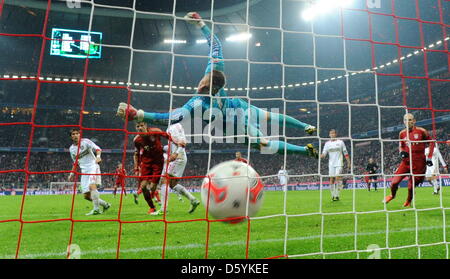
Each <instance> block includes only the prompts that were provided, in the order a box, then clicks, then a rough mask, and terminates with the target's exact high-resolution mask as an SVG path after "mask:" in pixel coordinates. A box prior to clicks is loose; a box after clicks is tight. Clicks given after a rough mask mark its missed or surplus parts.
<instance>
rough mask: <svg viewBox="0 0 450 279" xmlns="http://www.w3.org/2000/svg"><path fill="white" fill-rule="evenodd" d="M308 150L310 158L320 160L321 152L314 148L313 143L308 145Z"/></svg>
mask: <svg viewBox="0 0 450 279" xmlns="http://www.w3.org/2000/svg"><path fill="white" fill-rule="evenodd" d="M306 149H307V151H308V156H310V157H314V158H316V159H319V152H318V151H317V149H315V148H314V146H313V145H312V144H311V143H308V144H307V145H306Z"/></svg>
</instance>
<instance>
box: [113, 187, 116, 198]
mask: <svg viewBox="0 0 450 279" xmlns="http://www.w3.org/2000/svg"><path fill="white" fill-rule="evenodd" d="M116 193H117V183H114V188H113V197H114V198H115V197H116Z"/></svg>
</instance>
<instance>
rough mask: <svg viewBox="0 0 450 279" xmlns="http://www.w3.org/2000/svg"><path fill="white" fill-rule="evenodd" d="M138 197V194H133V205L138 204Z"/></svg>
mask: <svg viewBox="0 0 450 279" xmlns="http://www.w3.org/2000/svg"><path fill="white" fill-rule="evenodd" d="M138 197H139V196H138V194H136V193H133V198H134V203H135V204H138V203H139V201H138Z"/></svg>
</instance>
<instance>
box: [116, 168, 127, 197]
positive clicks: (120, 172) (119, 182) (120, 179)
mask: <svg viewBox="0 0 450 279" xmlns="http://www.w3.org/2000/svg"><path fill="white" fill-rule="evenodd" d="M116 173H117V174H116V183H114V190H113V195H114V197H116V193H117V188H120V189H122V186H123V192H124V194H125V196H126V195H127V190H126V189H125V176H126V175H127V171H126V170H125V169H124V168H122V163H121V162H119V163H118V164H117V168H116Z"/></svg>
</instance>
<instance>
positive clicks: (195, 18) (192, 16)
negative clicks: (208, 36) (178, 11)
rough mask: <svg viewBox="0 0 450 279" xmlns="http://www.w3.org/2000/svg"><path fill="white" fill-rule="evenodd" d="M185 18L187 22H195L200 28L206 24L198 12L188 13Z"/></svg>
mask: <svg viewBox="0 0 450 279" xmlns="http://www.w3.org/2000/svg"><path fill="white" fill-rule="evenodd" d="M184 18H185V19H186V20H187V22H189V23H191V24H195V25H197V26H198V27H200V28H202V27H203V26H205V22H204V21H203V20H202V17H201V16H200V15H199V14H198V13H197V12H190V13H187V14H186V15H185V16H184Z"/></svg>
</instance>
